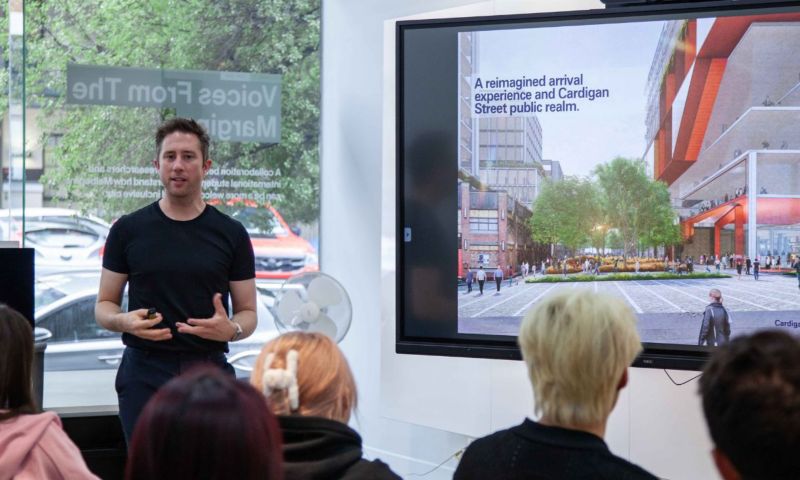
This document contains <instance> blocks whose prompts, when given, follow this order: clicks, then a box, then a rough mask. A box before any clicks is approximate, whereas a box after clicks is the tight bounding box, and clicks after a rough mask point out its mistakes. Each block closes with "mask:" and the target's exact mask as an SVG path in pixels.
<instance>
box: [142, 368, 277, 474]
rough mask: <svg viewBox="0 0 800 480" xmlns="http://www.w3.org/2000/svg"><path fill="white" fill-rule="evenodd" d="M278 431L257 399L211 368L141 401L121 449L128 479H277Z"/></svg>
mask: <svg viewBox="0 0 800 480" xmlns="http://www.w3.org/2000/svg"><path fill="white" fill-rule="evenodd" d="M281 469H282V465H281V441H280V430H279V428H278V423H277V421H276V420H275V416H274V415H273V414H272V413H271V412H270V411H269V408H267V406H266V405H265V404H264V397H263V395H261V394H260V393H259V392H258V391H257V390H256V389H254V388H253V387H251V386H250V385H249V384H247V383H246V382H240V381H237V380H236V379H234V378H232V377H231V376H229V375H228V374H226V373H224V372H222V371H221V370H219V369H218V368H214V367H208V366H201V367H197V368H196V369H193V370H190V371H189V372H188V373H185V374H183V375H181V376H178V377H175V378H173V379H172V380H170V381H169V382H167V383H166V384H164V386H163V387H161V388H160V389H159V390H158V392H156V394H155V395H154V396H153V398H152V399H150V401H149V402H148V403H147V405H146V406H145V408H144V410H143V411H142V415H141V417H140V418H139V421H138V423H137V425H136V429H135V430H134V432H133V438H132V440H131V445H130V449H129V451H128V466H127V474H126V478H127V479H128V480H132V479H135V480H145V479H170V480H182V479H185V480H189V479H199V478H208V479H223V478H231V479H233V478H235V479H237V480H251V479H252V480H256V479H260V480H280V479H281V478H283V475H282V472H281Z"/></svg>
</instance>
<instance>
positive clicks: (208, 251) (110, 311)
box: [95, 118, 257, 439]
mask: <svg viewBox="0 0 800 480" xmlns="http://www.w3.org/2000/svg"><path fill="white" fill-rule="evenodd" d="M155 140H156V159H155V160H154V161H153V165H154V166H155V167H156V169H157V170H158V173H159V177H160V179H161V183H162V185H163V188H164V190H163V191H164V195H163V197H162V198H161V199H160V200H158V201H157V202H154V203H152V204H150V205H148V206H146V207H144V208H142V209H140V210H137V211H135V212H133V213H131V214H128V215H125V216H123V217H122V218H120V219H119V220H118V221H117V222H116V223H115V224H114V225H113V226H112V228H111V232H110V233H109V236H108V239H107V240H106V247H105V254H104V256H103V271H102V275H101V277H100V291H99V293H98V295H97V305H96V306H95V318H96V320H97V323H98V324H99V325H100V326H102V327H104V328H106V329H108V330H111V331H114V332H122V341H123V343H124V344H125V345H126V348H125V352H124V354H123V357H122V362H121V363H120V366H119V370H118V372H117V379H116V389H117V395H118V398H119V414H120V419H121V420H122V426H123V430H124V432H125V437H126V439H130V438H131V435H132V434H133V429H134V427H135V425H136V420H137V418H138V417H139V414H140V412H141V410H142V408H143V407H144V405H145V403H147V401H148V400H149V398H150V397H151V396H152V395H153V394H154V393H155V391H156V390H158V388H159V387H160V386H161V385H163V384H164V383H166V382H167V381H168V380H170V379H171V378H172V377H174V376H176V375H178V374H180V373H181V372H183V371H185V370H187V369H188V368H190V367H191V366H193V365H195V364H197V363H200V362H210V363H213V364H216V365H217V366H219V367H220V368H222V369H223V370H225V371H227V372H229V373H230V374H231V375H233V374H234V371H233V367H232V366H231V365H230V364H228V362H227V360H226V358H225V352H227V351H228V344H227V342H232V341H236V340H240V339H242V338H246V337H247V336H249V335H250V334H252V333H253V330H255V328H256V322H257V318H256V289H255V263H254V256H253V248H252V244H251V243H250V238H249V236H248V235H247V231H246V230H245V228H244V227H243V226H242V225H241V224H240V223H239V222H237V221H235V220H233V219H231V218H230V217H228V216H227V215H225V214H223V213H220V212H219V211H217V210H216V209H215V208H214V207H212V206H210V205H207V204H206V203H205V202H204V201H203V197H202V182H203V179H204V177H205V175H206V173H207V172H208V170H209V169H210V168H211V159H210V158H208V147H209V143H210V142H209V137H208V134H207V133H206V132H205V130H204V129H203V127H201V126H200V125H199V124H198V123H197V122H195V121H194V120H191V119H184V118H173V119H170V120H167V121H166V122H165V123H164V124H162V125H161V126H160V127H159V129H158V131H157V132H156V136H155ZM126 283H127V284H128V298H129V303H128V311H127V312H123V311H122V309H121V301H122V294H123V291H124V289H125V284H126ZM229 296H230V299H231V305H232V307H233V316H232V317H230V318H229V317H228V312H227V308H226V307H227V305H228V297H229Z"/></svg>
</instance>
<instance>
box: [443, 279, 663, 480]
mask: <svg viewBox="0 0 800 480" xmlns="http://www.w3.org/2000/svg"><path fill="white" fill-rule="evenodd" d="M519 344H520V350H521V351H522V358H523V359H524V360H525V363H526V365H527V367H528V374H529V377H530V380H531V383H532V384H533V391H534V399H535V413H537V414H539V415H540V419H539V420H538V421H532V420H530V419H525V420H524V421H523V422H522V423H521V424H519V425H517V426H515V427H512V428H510V429H506V430H501V431H499V432H495V433H493V434H491V435H489V436H487V437H483V438H479V439H478V440H475V441H474V442H472V443H471V444H470V445H469V447H467V450H466V451H465V452H464V455H463V457H462V458H461V462H460V463H459V465H458V467H457V468H456V471H455V475H454V476H453V479H454V480H484V479H492V480H523V479H558V480H588V479H592V480H656V477H655V476H653V475H652V474H650V473H648V472H647V471H645V470H644V469H642V468H641V467H638V466H636V465H634V464H632V463H630V462H628V461H627V460H625V459H623V458H620V457H617V456H616V455H614V454H613V453H611V451H610V450H609V448H608V446H607V445H606V443H605V441H604V440H603V436H604V435H605V429H606V422H607V421H608V417H609V415H610V414H611V410H612V409H613V408H614V405H615V403H616V401H617V398H618V395H619V391H620V390H621V389H622V388H624V387H625V385H626V384H627V381H628V366H629V365H630V364H631V362H632V361H633V359H634V357H636V355H637V354H638V353H639V351H640V350H641V343H640V341H639V334H638V333H637V331H636V316H635V314H634V313H633V312H632V311H631V310H630V307H628V306H627V304H626V303H625V302H624V301H622V300H620V299H617V298H615V297H610V296H604V295H601V294H597V293H594V292H591V291H588V290H586V291H584V290H564V291H561V292H558V293H555V294H552V295H550V296H548V297H546V298H545V299H544V300H542V301H540V302H538V303H536V305H535V306H534V308H533V309H532V310H531V311H529V312H528V313H527V314H526V315H525V318H524V319H523V320H522V326H521V328H520V333H519Z"/></svg>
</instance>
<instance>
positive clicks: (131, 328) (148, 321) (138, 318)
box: [117, 308, 172, 342]
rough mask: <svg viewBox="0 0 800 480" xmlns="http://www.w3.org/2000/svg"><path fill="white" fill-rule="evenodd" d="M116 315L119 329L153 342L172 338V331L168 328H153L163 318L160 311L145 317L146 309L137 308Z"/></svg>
mask: <svg viewBox="0 0 800 480" xmlns="http://www.w3.org/2000/svg"><path fill="white" fill-rule="evenodd" d="M118 315H119V316H118V317H117V318H118V323H117V324H118V325H119V327H120V330H122V331H123V332H125V333H130V334H131V335H136V336H137V337H139V338H144V339H145V340H152V341H154V342H162V341H164V340H169V339H171V338H172V332H171V331H170V329H169V328H153V327H155V326H156V325H158V324H159V323H160V322H161V320H163V317H162V316H161V314H160V313H156V314H155V315H154V316H153V318H147V309H146V308H140V309H139V310H134V311H132V312H127V313H119V314H118Z"/></svg>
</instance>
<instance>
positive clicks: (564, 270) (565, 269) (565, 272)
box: [561, 258, 567, 278]
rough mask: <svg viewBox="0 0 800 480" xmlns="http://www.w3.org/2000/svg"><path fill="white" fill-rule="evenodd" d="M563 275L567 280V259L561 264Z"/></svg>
mask: <svg viewBox="0 0 800 480" xmlns="http://www.w3.org/2000/svg"><path fill="white" fill-rule="evenodd" d="M561 275H562V276H563V277H564V278H567V259H566V258H565V259H564V262H563V263H562V264H561Z"/></svg>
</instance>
